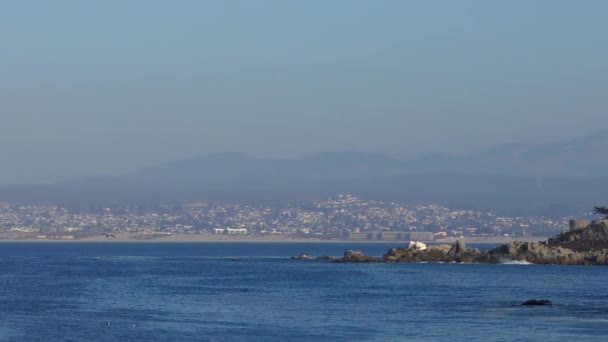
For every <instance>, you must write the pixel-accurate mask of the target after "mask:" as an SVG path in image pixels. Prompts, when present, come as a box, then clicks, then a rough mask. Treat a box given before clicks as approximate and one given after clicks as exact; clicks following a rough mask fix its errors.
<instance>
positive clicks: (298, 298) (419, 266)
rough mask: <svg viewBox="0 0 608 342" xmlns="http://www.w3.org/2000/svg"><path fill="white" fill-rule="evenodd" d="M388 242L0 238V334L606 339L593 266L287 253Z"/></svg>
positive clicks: (607, 322) (603, 302) (605, 291)
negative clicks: (372, 260)
mask: <svg viewBox="0 0 608 342" xmlns="http://www.w3.org/2000/svg"><path fill="white" fill-rule="evenodd" d="M394 245H395V244H384V243H373V244H367V243H358V244H344V243H318V244H306V243H175V244H171V243H163V244H160V243H158V244H157V243H77V242H70V243H2V244H0V340H1V341H224V342H227V341H601V340H605V339H608V268H606V267H602V266H555V265H525V264H524V265H522V264H501V265H486V264H452V263H444V264H441V263H413V264H407V263H383V264H363V263H352V264H348V263H347V264H343V263H340V264H337V263H330V262H327V261H306V260H290V259H289V257H290V256H292V255H296V254H300V253H308V254H313V255H323V254H327V255H335V256H339V255H341V254H342V253H343V251H344V250H345V249H347V248H352V247H354V248H356V249H361V250H363V251H364V252H365V253H366V254H369V255H382V254H383V253H384V252H385V251H386V250H387V249H388V248H390V247H393V246H394ZM530 298H547V299H549V300H551V301H552V302H553V303H555V304H556V305H553V306H542V307H524V306H520V305H519V304H520V303H522V302H523V301H525V300H526V299H530Z"/></svg>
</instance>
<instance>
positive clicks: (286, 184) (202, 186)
mask: <svg viewBox="0 0 608 342" xmlns="http://www.w3.org/2000/svg"><path fill="white" fill-rule="evenodd" d="M605 151H608V132H600V133H597V134H593V135H589V136H585V137H582V138H577V139H574V140H567V141H563V142H558V143H546V144H531V143H517V144H507V145H501V146H497V147H494V148H491V149H488V150H485V151H482V152H479V153H473V154H469V155H465V156H450V155H440V154H437V155H431V156H427V157H424V158H420V159H416V160H410V161H401V160H398V159H394V158H389V157H386V156H383V155H379V154H366V153H360V152H356V151H347V152H340V153H324V154H319V155H315V156H311V157H306V158H299V159H262V158H255V157H251V156H247V155H243V154H238V153H223V154H214V155H207V156H201V157H196V158H190V159H185V160H179V161H174V162H168V163H163V164H160V165H155V166H150V167H147V168H143V169H141V170H139V171H137V172H133V173H128V174H123V175H115V176H100V177H91V178H87V179H80V180H74V181H68V182H61V183H55V184H47V185H32V186H13V187H3V188H0V201H2V200H4V201H17V202H28V203H56V204H62V205H68V206H74V205H80V206H82V205H85V204H86V205H88V204H90V203H143V202H145V203H183V202H191V201H205V200H217V201H228V202H286V201H310V200H314V199H321V198H325V197H327V196H331V195H335V194H338V193H349V194H354V195H358V196H361V197H364V198H372V199H378V200H388V201H407V202H410V203H437V204H445V205H451V206H456V207H462V208H475V209H479V208H491V209H494V210H500V211H505V212H508V213H511V214H519V213H521V214H527V213H536V214H538V213H549V214H550V213H554V212H555V213H557V212H564V213H565V212H573V211H575V210H580V209H584V208H589V207H590V206H592V205H598V204H606V202H608V198H607V196H606V192H605V191H604V189H608V188H607V186H608V159H607V158H605V157H604V154H605Z"/></svg>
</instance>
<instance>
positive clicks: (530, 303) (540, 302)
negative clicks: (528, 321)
mask: <svg viewBox="0 0 608 342" xmlns="http://www.w3.org/2000/svg"><path fill="white" fill-rule="evenodd" d="M521 305H525V306H537V305H553V303H551V301H550V300H548V299H528V300H527V301H525V302H523V303H521Z"/></svg>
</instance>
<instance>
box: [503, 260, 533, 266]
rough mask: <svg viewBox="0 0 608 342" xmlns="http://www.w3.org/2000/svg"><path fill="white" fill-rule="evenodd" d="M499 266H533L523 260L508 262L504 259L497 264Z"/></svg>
mask: <svg viewBox="0 0 608 342" xmlns="http://www.w3.org/2000/svg"><path fill="white" fill-rule="evenodd" d="M499 264H500V265H534V264H533V263H531V262H528V261H525V260H510V259H504V260H501V261H500V262H499Z"/></svg>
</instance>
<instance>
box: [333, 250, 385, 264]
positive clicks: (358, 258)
mask: <svg viewBox="0 0 608 342" xmlns="http://www.w3.org/2000/svg"><path fill="white" fill-rule="evenodd" d="M332 261H333V262H379V261H382V259H381V258H378V257H373V256H369V255H365V254H363V252H361V251H358V250H355V249H347V250H346V251H344V257H343V258H338V259H333V260H332Z"/></svg>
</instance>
